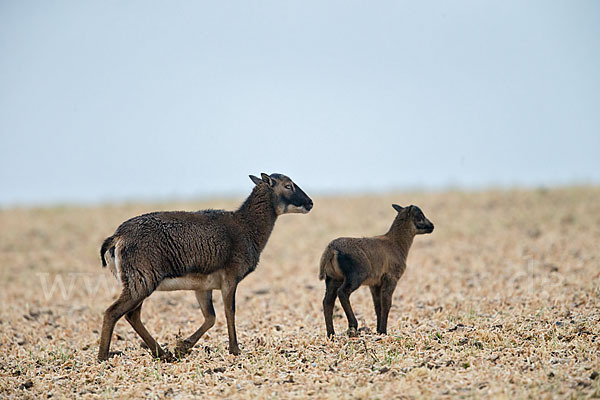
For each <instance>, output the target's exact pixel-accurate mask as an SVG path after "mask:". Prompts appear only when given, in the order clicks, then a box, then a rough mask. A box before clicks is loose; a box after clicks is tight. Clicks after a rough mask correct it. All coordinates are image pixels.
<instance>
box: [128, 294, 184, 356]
mask: <svg viewBox="0 0 600 400" xmlns="http://www.w3.org/2000/svg"><path fill="white" fill-rule="evenodd" d="M142 304H143V302H142V303H140V304H139V305H138V306H137V307H136V308H135V309H134V310H132V311H129V312H128V313H127V314H126V315H125V318H126V319H127V321H128V322H129V323H130V324H131V326H132V327H133V329H134V330H135V331H136V332H137V334H138V335H140V337H141V338H142V340H143V341H144V343H146V346H148V348H149V349H150V353H151V354H152V356H153V357H158V358H160V359H161V360H163V361H173V360H174V359H175V358H174V357H173V354H171V352H170V351H168V350H164V349H163V348H162V347H161V346H160V344H158V343H157V342H156V340H154V338H153V337H152V335H151V334H150V332H148V330H147V329H146V327H145V326H144V324H143V323H142V319H141V313H142Z"/></svg>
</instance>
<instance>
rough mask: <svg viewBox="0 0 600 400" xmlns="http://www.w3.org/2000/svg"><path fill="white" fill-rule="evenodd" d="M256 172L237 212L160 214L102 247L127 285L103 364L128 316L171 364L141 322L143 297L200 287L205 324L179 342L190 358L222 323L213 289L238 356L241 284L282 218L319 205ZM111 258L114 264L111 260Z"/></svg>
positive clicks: (113, 315)
mask: <svg viewBox="0 0 600 400" xmlns="http://www.w3.org/2000/svg"><path fill="white" fill-rule="evenodd" d="M261 177H262V179H259V178H257V177H255V176H253V175H250V179H251V180H252V181H253V182H254V184H255V185H256V186H255V187H254V188H253V190H252V193H251V194H250V195H249V196H248V198H247V199H246V200H245V201H244V203H243V204H242V205H241V206H240V208H239V209H238V210H237V211H233V212H232V211H223V210H204V211H198V212H184V211H173V212H153V213H149V214H144V215H140V216H137V217H135V218H132V219H130V220H127V221H125V222H124V223H122V224H121V225H120V226H119V227H118V228H117V230H116V232H115V233H114V235H112V236H110V237H108V238H107V239H106V240H105V241H104V243H103V244H102V247H101V249H100V257H101V259H102V265H103V266H104V267H105V266H107V265H109V267H110V270H111V272H112V273H113V274H114V275H115V277H116V278H117V280H118V281H119V282H120V283H121V285H122V287H123V290H122V292H121V295H120V297H119V298H118V299H117V301H115V302H114V303H113V304H112V305H111V306H110V307H108V309H107V310H106V312H105V313H104V321H103V324H102V333H101V337H100V349H99V351H98V359H99V360H100V361H102V360H106V359H108V357H109V348H110V340H111V336H112V333H113V329H114V326H115V324H116V322H117V321H118V320H119V319H120V318H121V317H122V316H123V315H125V318H126V319H127V321H128V322H129V323H130V324H131V326H132V327H133V329H134V330H135V331H136V332H137V334H138V335H139V336H140V337H141V338H142V339H143V341H144V342H145V343H146V345H147V346H148V348H149V349H150V351H151V352H152V354H153V355H154V356H157V357H159V358H160V359H162V360H165V361H172V360H173V359H174V357H173V354H172V353H171V352H170V351H168V350H165V349H163V348H162V347H161V346H160V345H159V344H158V343H157V342H156V340H154V338H153V337H152V336H151V335H150V333H149V332H148V331H147V330H146V328H145V327H144V325H143V324H142V321H141V319H140V313H141V309H142V304H143V302H144V300H145V299H146V298H147V297H148V296H150V294H151V293H152V292H154V291H155V290H160V291H171V290H194V291H195V292H196V298H197V300H198V303H199V305H200V309H201V310H202V314H203V315H204V323H203V324H202V326H200V328H199V329H198V330H197V331H196V332H194V333H193V334H192V335H191V336H190V337H189V338H187V339H185V340H180V341H178V343H177V346H176V349H175V350H176V353H178V354H184V353H185V352H187V351H188V350H189V349H190V348H192V347H193V346H194V345H195V344H196V342H197V341H198V340H199V339H200V337H201V336H202V335H203V334H204V333H205V332H206V331H207V330H209V329H210V328H211V327H212V326H213V325H214V323H215V310H214V308H213V303H212V291H213V289H220V290H221V294H222V296H223V303H224V307H225V317H226V319H227V330H228V334H229V352H230V353H231V354H235V355H237V354H239V353H240V349H239V346H238V342H237V336H236V331H235V292H236V288H237V285H238V283H239V282H240V281H241V280H242V279H244V277H245V276H246V275H248V274H249V273H250V272H252V271H254V269H256V266H257V264H258V261H259V256H260V253H261V252H262V250H263V249H264V248H265V245H266V244H267V240H268V239H269V236H270V234H271V231H272V230H273V226H274V224H275V220H276V219H277V217H278V216H279V215H282V214H287V213H308V212H309V211H310V210H311V208H312V207H313V202H312V200H311V199H310V197H308V196H307V195H306V193H304V191H302V189H301V188H300V187H299V186H298V185H296V184H295V183H294V182H293V181H292V180H291V179H290V178H288V177H287V176H285V175H282V174H271V175H267V174H264V173H263V174H261ZM107 258H108V262H107Z"/></svg>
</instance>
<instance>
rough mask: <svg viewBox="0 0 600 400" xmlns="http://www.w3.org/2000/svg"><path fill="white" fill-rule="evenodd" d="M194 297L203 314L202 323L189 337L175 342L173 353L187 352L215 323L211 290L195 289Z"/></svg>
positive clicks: (181, 353)
mask: <svg viewBox="0 0 600 400" xmlns="http://www.w3.org/2000/svg"><path fill="white" fill-rule="evenodd" d="M196 299H197V300H198V305H200V310H202V315H204V323H203V324H202V326H200V329H198V330H197V331H196V332H194V333H193V334H192V335H191V336H190V337H189V338H187V339H185V340H179V341H178V342H177V347H175V353H176V354H177V355H178V356H181V355H183V354H185V353H187V352H188V350H189V349H191V348H192V347H194V345H195V344H196V343H197V342H198V340H200V338H201V337H202V335H204V334H205V333H206V331H207V330H209V329H210V328H212V327H213V325H214V324H215V319H216V316H215V309H214V307H213V302H212V290H197V291H196Z"/></svg>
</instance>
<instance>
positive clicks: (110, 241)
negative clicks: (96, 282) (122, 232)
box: [100, 236, 116, 268]
mask: <svg viewBox="0 0 600 400" xmlns="http://www.w3.org/2000/svg"><path fill="white" fill-rule="evenodd" d="M115 239H116V237H115V236H109V237H107V238H106V239H105V240H104V243H102V247H100V259H101V260H102V268H104V267H106V265H107V264H106V259H105V258H104V254H105V253H106V251H107V250H109V249H110V250H111V251H112V252H114V251H115Z"/></svg>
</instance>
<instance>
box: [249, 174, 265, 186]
mask: <svg viewBox="0 0 600 400" xmlns="http://www.w3.org/2000/svg"><path fill="white" fill-rule="evenodd" d="M248 176H249V177H250V179H251V180H252V182H254V184H255V185H258V184H259V183H262V181H261V180H260V178H258V177H256V176H254V175H248Z"/></svg>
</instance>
